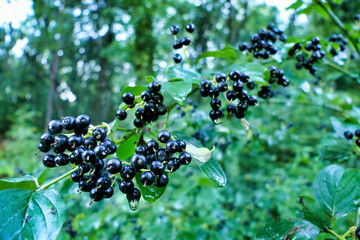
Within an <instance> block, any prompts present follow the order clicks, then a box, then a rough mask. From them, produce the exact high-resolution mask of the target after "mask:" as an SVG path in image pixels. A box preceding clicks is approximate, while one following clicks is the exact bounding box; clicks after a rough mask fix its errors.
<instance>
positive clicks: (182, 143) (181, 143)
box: [176, 140, 186, 152]
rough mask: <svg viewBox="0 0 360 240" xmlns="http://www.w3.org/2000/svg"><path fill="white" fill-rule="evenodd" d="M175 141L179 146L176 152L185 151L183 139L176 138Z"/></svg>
mask: <svg viewBox="0 0 360 240" xmlns="http://www.w3.org/2000/svg"><path fill="white" fill-rule="evenodd" d="M176 142H177V144H178V147H179V149H178V152H183V151H185V149H186V142H185V141H183V140H177V141H176Z"/></svg>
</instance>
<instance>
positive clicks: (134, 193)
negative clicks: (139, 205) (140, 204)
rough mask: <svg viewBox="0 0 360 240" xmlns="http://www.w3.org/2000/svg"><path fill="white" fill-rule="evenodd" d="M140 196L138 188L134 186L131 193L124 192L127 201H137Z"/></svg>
mask: <svg viewBox="0 0 360 240" xmlns="http://www.w3.org/2000/svg"><path fill="white" fill-rule="evenodd" d="M140 197H141V192H140V190H139V189H137V188H134V189H133V190H132V192H131V193H128V194H126V198H127V200H128V201H129V202H131V201H134V200H135V201H139V200H140Z"/></svg>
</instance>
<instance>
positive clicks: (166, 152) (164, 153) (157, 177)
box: [120, 130, 191, 193]
mask: <svg viewBox="0 0 360 240" xmlns="http://www.w3.org/2000/svg"><path fill="white" fill-rule="evenodd" d="M157 140H158V141H155V140H150V141H148V142H147V143H146V146H138V147H136V149H135V154H134V155H133V156H132V157H131V164H130V165H126V166H124V168H123V171H122V173H121V177H122V178H123V181H122V182H121V183H120V191H122V192H123V193H128V191H129V189H130V190H131V189H132V188H133V182H132V179H133V178H134V177H135V175H136V172H141V175H140V181H141V184H143V186H151V185H153V186H156V187H165V186H166V185H167V184H168V182H169V178H168V176H167V174H166V172H165V168H167V169H168V171H169V172H175V171H176V170H178V169H179V168H180V166H181V165H188V164H189V163H190V162H191V155H190V154H189V153H188V152H185V149H186V143H185V142H184V141H183V140H171V133H170V132H169V131H166V130H162V131H160V132H159V133H158V135H157Z"/></svg>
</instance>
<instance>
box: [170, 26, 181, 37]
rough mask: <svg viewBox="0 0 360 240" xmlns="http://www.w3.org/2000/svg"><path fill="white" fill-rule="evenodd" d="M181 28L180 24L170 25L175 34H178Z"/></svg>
mask: <svg viewBox="0 0 360 240" xmlns="http://www.w3.org/2000/svg"><path fill="white" fill-rule="evenodd" d="M179 30H180V29H179V26H178V25H176V24H174V25H171V26H170V31H171V33H172V34H173V35H176V34H178V32H179Z"/></svg>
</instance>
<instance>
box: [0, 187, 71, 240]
mask: <svg viewBox="0 0 360 240" xmlns="http://www.w3.org/2000/svg"><path fill="white" fill-rule="evenodd" d="M0 199H1V202H0V211H1V214H0V221H1V222H0V237H1V239H13V238H14V237H17V236H18V237H19V238H21V239H24V236H27V238H29V237H31V238H33V239H39V240H40V239H49V240H52V239H56V238H57V236H58V235H59V232H60V229H61V226H62V224H63V223H64V222H65V220H66V207H65V202H64V199H63V198H62V196H61V195H60V193H58V192H57V191H56V190H54V189H48V190H44V191H39V192H34V191H30V190H24V189H8V190H3V191H0Z"/></svg>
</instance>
